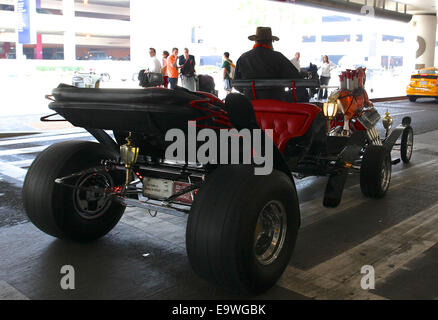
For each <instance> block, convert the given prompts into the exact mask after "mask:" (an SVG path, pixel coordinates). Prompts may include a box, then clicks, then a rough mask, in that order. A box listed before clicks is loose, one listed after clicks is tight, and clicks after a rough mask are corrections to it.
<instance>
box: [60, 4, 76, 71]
mask: <svg viewBox="0 0 438 320" xmlns="http://www.w3.org/2000/svg"><path fill="white" fill-rule="evenodd" d="M62 10H63V15H64V26H65V28H64V61H65V62H68V63H73V62H74V61H76V43H75V40H76V34H75V28H74V17H75V1H74V0H63V1H62Z"/></svg>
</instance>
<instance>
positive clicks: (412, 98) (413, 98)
mask: <svg viewBox="0 0 438 320" xmlns="http://www.w3.org/2000/svg"><path fill="white" fill-rule="evenodd" d="M408 99H409V101H410V102H415V101H417V97H416V96H408Z"/></svg>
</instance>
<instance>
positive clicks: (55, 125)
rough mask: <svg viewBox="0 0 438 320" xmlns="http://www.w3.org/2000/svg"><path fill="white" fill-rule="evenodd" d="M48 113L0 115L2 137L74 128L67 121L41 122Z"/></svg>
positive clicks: (0, 135)
mask: <svg viewBox="0 0 438 320" xmlns="http://www.w3.org/2000/svg"><path fill="white" fill-rule="evenodd" d="M48 114H49V113H47V114H33V115H17V116H3V117H2V116H0V138H5V137H14V136H19V135H23V134H32V133H40V132H44V131H50V130H61V129H68V128H73V126H72V125H71V124H70V123H69V122H67V121H65V122H41V121H40V118H41V117H43V116H46V115H48Z"/></svg>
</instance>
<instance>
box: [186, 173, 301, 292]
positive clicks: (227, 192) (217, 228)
mask: <svg viewBox="0 0 438 320" xmlns="http://www.w3.org/2000/svg"><path fill="white" fill-rule="evenodd" d="M265 208H267V209H270V210H272V211H271V212H274V208H277V209H276V210H278V211H277V212H283V213H284V216H285V217H286V218H285V219H280V220H281V221H283V222H285V223H284V224H283V225H282V227H281V228H276V230H277V231H278V230H281V232H278V235H279V237H280V238H277V240H278V242H277V243H282V245H281V246H278V247H276V246H274V247H272V248H274V249H273V250H274V251H273V253H272V255H271V256H269V255H267V257H266V259H265V260H263V259H262V252H263V250H262V249H263V248H262V247H257V248H256V244H258V245H261V243H263V242H262V239H263V240H268V241H267V242H266V243H268V244H269V243H270V244H271V245H272V243H274V242H272V241H271V242H269V239H266V238H263V236H262V235H263V233H258V235H257V239H258V241H256V226H257V227H258V226H260V228H261V229H257V230H258V231H263V230H262V229H263V227H261V223H260V224H259V223H258V222H259V214H260V213H261V212H262V209H265ZM263 212H264V213H266V212H267V211H263ZM263 215H264V214H263ZM274 215H275V214H274ZM299 224H300V211H299V205H298V198H297V193H296V189H295V185H294V183H293V181H292V180H291V179H290V178H289V177H288V176H287V175H286V174H284V173H282V172H280V171H276V170H274V171H273V172H272V173H271V174H270V175H267V176H256V175H254V167H251V166H247V165H231V166H221V167H219V168H218V169H216V170H215V171H214V172H213V173H211V175H210V176H209V177H208V180H207V181H206V183H205V184H204V185H203V186H202V188H201V189H200V190H199V193H198V194H197V196H196V198H195V201H194V203H193V206H192V209H191V211H190V215H189V219H188V224H187V233H186V246H187V255H188V258H189V261H190V264H191V266H192V268H193V270H194V271H195V272H196V273H197V274H198V275H199V276H200V277H202V278H204V279H206V280H207V281H209V282H211V283H213V284H216V285H219V286H223V287H226V288H228V289H231V290H232V291H235V292H240V293H249V294H259V293H262V292H264V291H266V290H267V289H269V288H271V287H272V286H273V285H274V284H275V283H276V282H277V280H278V279H279V278H280V276H281V274H282V273H283V271H284V270H285V268H286V267H287V265H288V263H289V260H290V258H291V255H292V252H293V249H294V247H295V242H296V238H297V233H298V228H299ZM265 226H266V225H265ZM283 226H284V228H283ZM259 236H260V238H259ZM268 238H269V237H268ZM271 240H272V239H271ZM256 242H257V243H256ZM269 248H270V247H268V249H269ZM256 250H259V252H260V254H259V255H257V254H256ZM266 252H267V251H266ZM268 258H269V259H268Z"/></svg>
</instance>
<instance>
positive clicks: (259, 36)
mask: <svg viewBox="0 0 438 320" xmlns="http://www.w3.org/2000/svg"><path fill="white" fill-rule="evenodd" d="M248 39H249V40H251V41H262V40H272V41H278V40H280V39H279V38H278V37H276V36H273V35H272V30H271V28H270V27H257V31H256V34H254V35H252V36H249V37H248Z"/></svg>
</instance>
